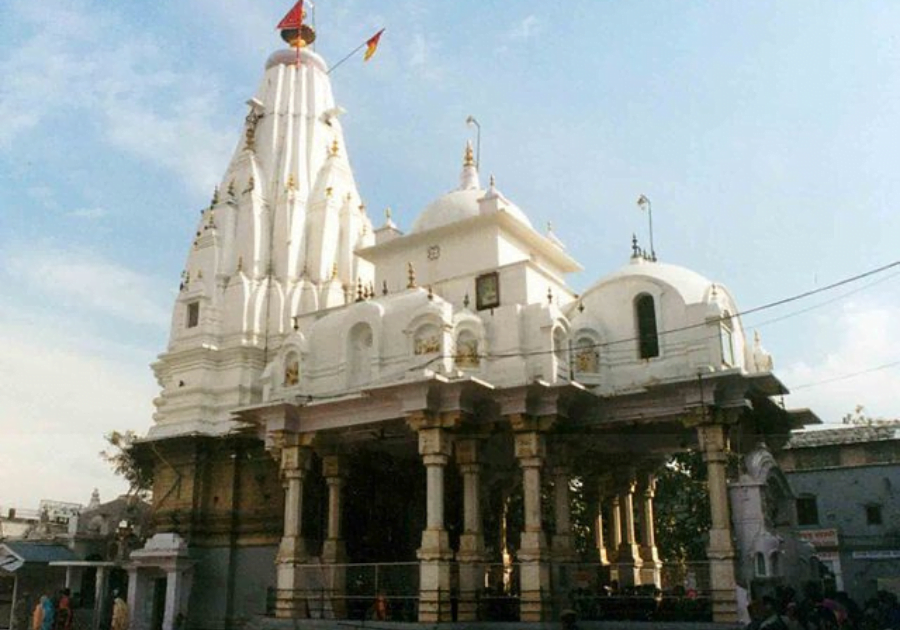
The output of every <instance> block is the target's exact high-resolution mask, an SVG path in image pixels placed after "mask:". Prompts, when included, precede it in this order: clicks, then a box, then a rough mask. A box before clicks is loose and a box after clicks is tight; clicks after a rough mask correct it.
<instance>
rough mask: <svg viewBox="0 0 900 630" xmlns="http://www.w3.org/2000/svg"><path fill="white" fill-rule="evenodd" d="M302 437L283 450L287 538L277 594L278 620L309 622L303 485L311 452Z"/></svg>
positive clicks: (279, 557) (280, 555)
mask: <svg viewBox="0 0 900 630" xmlns="http://www.w3.org/2000/svg"><path fill="white" fill-rule="evenodd" d="M301 437H302V436H293V437H292V439H291V442H292V443H289V444H287V445H285V446H284V447H283V448H282V450H281V477H282V480H283V482H284V535H283V536H282V537H281V544H280V545H279V547H278V555H277V556H276V558H275V564H276V582H277V592H276V598H275V616H276V617H280V618H288V619H290V618H305V617H307V616H309V608H308V606H307V593H306V592H305V588H306V581H305V579H304V578H305V572H306V570H307V569H306V568H305V567H304V566H303V565H305V564H306V563H307V561H308V559H309V556H308V553H307V548H306V540H305V539H304V538H303V532H302V526H303V482H304V480H305V478H306V471H307V467H308V465H309V459H310V454H311V453H310V449H309V447H308V446H307V445H304V444H302V440H301V439H300V438H301Z"/></svg>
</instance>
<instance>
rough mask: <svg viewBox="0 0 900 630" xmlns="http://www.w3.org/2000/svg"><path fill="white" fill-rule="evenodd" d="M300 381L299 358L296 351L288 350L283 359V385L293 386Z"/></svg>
mask: <svg viewBox="0 0 900 630" xmlns="http://www.w3.org/2000/svg"><path fill="white" fill-rule="evenodd" d="M299 382H300V358H299V357H298V356H297V353H296V352H289V353H288V355H287V356H286V357H285V359H284V386H285V387H293V386H294V385H296V384H297V383H299Z"/></svg>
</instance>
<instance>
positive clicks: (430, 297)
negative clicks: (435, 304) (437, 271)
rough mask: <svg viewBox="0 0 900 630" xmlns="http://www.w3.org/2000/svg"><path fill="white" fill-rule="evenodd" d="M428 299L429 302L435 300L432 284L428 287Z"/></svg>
mask: <svg viewBox="0 0 900 630" xmlns="http://www.w3.org/2000/svg"><path fill="white" fill-rule="evenodd" d="M428 299H429V300H433V299H434V290H433V289H432V288H431V285H430V284H429V285H428Z"/></svg>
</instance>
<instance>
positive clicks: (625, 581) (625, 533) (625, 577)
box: [616, 477, 642, 586]
mask: <svg viewBox="0 0 900 630" xmlns="http://www.w3.org/2000/svg"><path fill="white" fill-rule="evenodd" d="M634 490H635V482H634V479H633V478H632V477H629V479H628V480H627V482H626V484H625V488H624V490H623V491H622V492H621V493H620V494H619V506H620V509H621V511H622V517H623V518H622V526H623V527H622V541H621V543H620V544H619V552H618V554H616V562H617V563H618V565H619V567H618V568H619V584H620V585H621V586H634V585H635V584H640V582H641V565H642V562H641V552H640V549H639V548H638V545H637V542H636V540H635V535H634Z"/></svg>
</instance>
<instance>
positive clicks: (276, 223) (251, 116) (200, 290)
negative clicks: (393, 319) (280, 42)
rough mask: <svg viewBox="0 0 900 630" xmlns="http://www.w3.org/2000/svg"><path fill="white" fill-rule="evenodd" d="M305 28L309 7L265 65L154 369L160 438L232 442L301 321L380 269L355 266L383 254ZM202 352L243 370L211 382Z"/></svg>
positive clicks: (346, 296) (217, 367)
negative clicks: (371, 249) (217, 436)
mask: <svg viewBox="0 0 900 630" xmlns="http://www.w3.org/2000/svg"><path fill="white" fill-rule="evenodd" d="M305 17H306V11H305V8H304V3H303V2H298V3H297V4H296V5H295V6H294V8H293V9H291V11H289V12H288V14H287V15H286V16H285V17H284V19H282V21H281V22H280V23H279V25H278V28H279V29H280V30H281V35H282V37H283V39H284V40H285V41H287V42H288V44H289V45H290V46H291V48H290V49H285V50H280V51H276V52H275V53H273V54H272V55H271V56H270V57H269V59H268V61H267V62H266V66H265V74H264V76H263V79H262V82H261V84H260V87H259V89H258V90H257V92H256V94H255V96H253V97H252V98H250V99H249V100H248V101H247V105H248V112H247V115H246V118H245V120H244V126H243V130H242V133H241V134H240V140H239V141H238V144H237V147H236V149H235V152H234V155H233V156H232V158H231V161H230V163H229V165H228V168H227V169H226V171H225V174H224V176H223V177H222V179H221V182H220V184H219V186H218V188H217V189H216V193H215V194H214V195H213V200H212V202H211V204H210V206H209V207H208V208H207V209H205V210H204V211H203V214H202V217H201V219H200V221H199V223H198V226H197V229H196V234H195V235H194V237H193V242H192V246H191V248H190V252H189V254H188V257H187V262H186V265H185V268H184V271H183V273H182V283H181V290H180V292H179V296H178V299H177V300H176V303H175V308H174V313H173V318H172V328H171V334H170V339H169V346H168V350H167V352H166V353H165V354H163V355H162V356H161V357H160V360H159V361H158V362H157V363H156V364H155V366H154V369H155V372H156V375H157V378H158V380H159V381H160V383H161V384H162V385H163V392H162V395H161V396H160V397H159V398H158V399H157V401H156V402H157V413H156V414H155V419H156V424H155V426H154V428H153V429H152V430H151V435H158V436H159V437H164V436H166V435H170V434H178V433H181V432H183V431H185V430H188V429H190V430H196V431H200V432H209V433H218V432H220V431H225V430H228V427H229V425H230V424H231V421H230V420H229V417H230V411H231V410H233V409H234V408H235V406H236V405H240V404H246V403H247V402H248V401H249V398H248V399H247V400H241V399H239V398H241V397H242V396H249V395H250V394H249V390H247V389H246V388H243V387H241V386H240V383H245V382H249V381H255V380H256V379H258V377H259V371H260V369H261V366H262V365H265V363H266V362H267V360H268V359H269V358H271V354H272V353H273V352H277V349H278V348H279V347H280V345H281V342H282V340H283V338H284V337H285V336H286V335H288V334H290V333H291V332H293V330H295V329H296V327H297V323H298V321H300V320H302V319H303V316H304V315H308V314H312V313H315V312H317V311H320V310H322V309H327V308H332V307H336V306H341V305H343V304H346V303H347V302H349V301H352V300H353V297H354V295H353V288H354V287H356V286H357V285H360V284H361V285H362V286H369V285H370V284H371V283H372V281H373V279H374V270H373V267H372V264H371V263H369V262H367V261H365V260H363V259H361V258H359V257H358V256H357V255H356V254H355V252H356V250H357V249H360V248H363V247H367V246H370V245H373V244H374V230H373V229H372V224H371V221H370V220H369V218H368V216H367V215H366V212H365V206H364V205H363V203H362V200H361V198H360V194H359V192H358V190H357V187H356V182H355V180H354V177H353V172H352V170H351V166H350V161H349V159H348V155H347V148H346V143H345V141H344V135H343V130H342V128H341V122H340V116H341V114H343V113H344V110H343V109H342V108H340V107H338V106H337V105H336V104H335V100H334V97H333V95H332V87H331V81H330V79H329V76H328V67H327V65H326V63H325V61H324V60H323V59H322V57H320V56H319V55H318V54H316V53H315V51H313V50H312V49H311V48H310V47H309V44H310V43H312V42H313V41H314V40H315V37H316V34H315V31H314V30H313V28H312V27H311V26H309V25H307V24H306V23H305ZM201 348H203V349H206V350H209V349H214V350H215V351H216V353H218V354H221V355H222V356H225V355H228V356H231V354H229V352H231V351H233V352H239V354H240V356H241V357H242V358H241V359H240V360H239V361H237V362H235V361H231V360H229V361H213V363H212V364H211V365H210V366H209V367H207V368H205V370H207V371H213V372H216V374H202V375H201V374H198V373H197V371H196V363H192V361H193V359H192V357H193V356H194V355H195V354H196V352H197V351H198V350H199V349H201ZM233 352H232V354H233ZM257 354H258V355H259V356H256V355H257ZM235 356H237V355H235ZM194 358H196V357H194ZM222 365H227V368H226V367H221V366H222ZM198 381H199V382H198ZM200 382H203V383H213V382H216V383H218V386H217V387H216V388H215V389H214V390H213V389H207V388H205V387H204V386H201V385H200ZM179 383H184V385H179ZM192 385H193V386H192ZM242 392H243V393H242Z"/></svg>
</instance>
